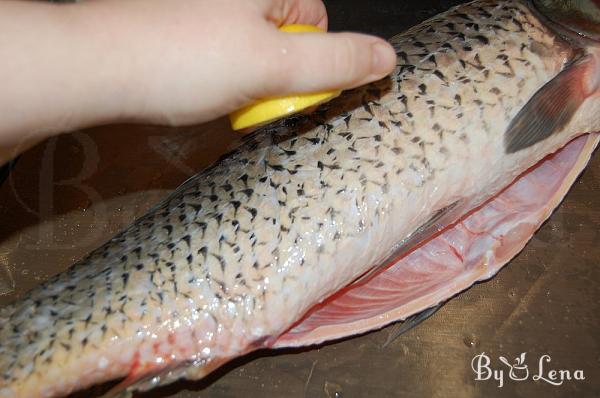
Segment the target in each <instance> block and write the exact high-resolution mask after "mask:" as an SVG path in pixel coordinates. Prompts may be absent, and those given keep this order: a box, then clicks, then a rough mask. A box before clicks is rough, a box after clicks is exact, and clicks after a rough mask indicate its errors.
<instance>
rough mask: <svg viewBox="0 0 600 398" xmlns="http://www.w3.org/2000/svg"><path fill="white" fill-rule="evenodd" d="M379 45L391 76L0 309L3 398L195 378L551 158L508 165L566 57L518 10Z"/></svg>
mask: <svg viewBox="0 0 600 398" xmlns="http://www.w3.org/2000/svg"><path fill="white" fill-rule="evenodd" d="M391 42H392V44H393V46H394V47H395V49H396V51H397V53H398V65H397V68H396V70H395V72H394V73H393V74H392V75H391V76H390V77H389V78H386V79H383V80H381V81H379V82H376V83H374V84H372V85H369V86H365V87H361V88H358V89H355V90H353V91H352V92H350V93H347V94H346V95H344V96H342V97H341V98H339V99H337V100H335V101H333V102H331V103H329V104H326V105H324V106H322V107H321V108H320V109H319V110H318V111H316V112H315V113H313V114H311V115H304V116H295V117H292V118H289V119H287V120H284V121H281V122H278V123H275V124H273V125H271V126H268V127H266V128H264V129H261V130H260V131H259V132H257V133H255V134H253V135H251V136H250V137H248V138H246V139H245V142H244V144H243V145H242V146H241V147H240V148H238V149H237V150H235V151H234V152H232V153H230V154H229V155H227V156H226V157H225V158H223V159H221V160H220V161H219V162H217V163H216V164H215V165H214V166H212V167H210V168H209V169H207V170H205V171H203V172H201V173H200V174H198V175H197V176H194V177H192V178H191V179H190V180H188V181H187V182H186V183H184V184H183V185H182V186H181V187H180V188H179V189H178V190H177V191H176V192H175V193H173V194H172V195H171V196H170V197H168V198H167V199H165V200H164V201H163V202H162V203H161V204H159V205H158V206H156V207H155V208H154V209H153V210H151V211H150V212H149V213H148V214H146V215H145V216H143V217H142V218H140V219H139V220H137V221H136V222H135V223H134V224H133V225H132V226H131V227H129V228H128V229H127V230H125V231H124V232H122V233H120V234H118V235H117V236H115V237H114V238H113V239H111V240H110V241H109V242H107V243H106V244H105V245H103V246H102V247H100V248H99V249H97V250H95V251H94V252H92V253H91V254H90V255H89V256H87V257H86V258H84V259H83V260H81V261H80V262H78V263H77V264H76V265H74V266H73V267H72V268H70V269H69V270H67V271H66V272H64V273H61V274H59V275H57V276H55V277H52V278H50V280H48V281H47V282H45V283H44V284H42V285H41V286H40V287H39V288H36V289H34V290H33V291H31V292H30V293H29V294H27V295H26V296H25V297H24V298H22V299H21V300H19V301H17V302H15V303H13V304H11V305H9V306H7V307H5V308H3V309H2V310H0V324H1V326H0V374H1V375H2V376H1V378H0V397H13V396H33V395H39V396H45V397H52V396H57V395H61V394H64V393H68V392H70V391H72V390H74V389H77V388H81V387H84V386H88V385H90V384H93V383H98V382H101V381H105V380H110V379H113V378H118V377H123V376H126V375H129V376H130V378H131V379H132V381H133V382H135V381H137V380H138V379H139V378H142V377H143V376H146V375H150V376H155V375H159V374H160V375H161V377H162V379H154V380H152V381H151V383H150V385H153V384H158V383H165V382H169V381H172V380H174V379H176V378H178V377H187V378H199V377H202V376H204V375H205V374H206V373H208V372H209V371H210V370H212V369H213V368H214V367H216V366H218V365H219V364H220V363H222V362H223V361H225V360H227V359H228V358H232V357H235V356H238V355H241V354H244V353H246V352H248V351H251V350H253V349H255V348H257V347H261V346H263V345H265V344H266V343H265V342H268V341H270V340H271V339H273V338H276V337H278V336H279V335H281V334H282V333H283V332H285V331H286V329H288V328H289V327H290V326H291V325H292V324H293V323H294V322H295V321H297V320H298V319H299V318H300V317H301V316H302V315H303V314H304V313H305V312H306V311H307V310H308V309H309V308H311V307H312V306H314V305H315V304H317V303H319V302H321V301H322V300H324V299H325V298H327V297H328V296H330V295H331V294H332V293H334V292H336V291H337V290H339V289H340V288H342V287H344V286H346V285H348V284H349V283H351V282H352V281H353V280H355V279H356V278H358V277H360V276H361V275H362V274H364V273H365V272H367V271H369V270H370V269H371V268H372V267H373V266H375V265H378V264H382V263H383V262H385V260H386V259H387V258H389V257H390V255H392V254H393V253H395V252H397V251H398V250H399V242H405V241H406V240H407V239H409V238H411V237H412V236H414V235H413V234H414V233H415V231H419V228H420V227H421V226H423V225H427V223H428V220H431V217H432V215H435V214H436V211H439V210H440V209H450V208H451V209H452V214H451V215H450V218H448V220H447V221H446V222H447V223H449V222H451V221H454V220H456V219H457V218H459V217H460V216H461V215H463V214H465V213H466V212H467V211H468V210H470V209H473V208H475V207H476V206H478V205H480V204H481V203H482V202H483V201H485V200H486V199H488V198H489V197H491V196H493V195H494V194H495V193H497V192H498V191H500V190H501V189H502V188H504V187H505V186H507V185H508V184H509V183H510V182H511V181H512V180H513V179H514V178H515V177H516V176H517V175H519V174H520V173H521V172H523V171H524V170H525V169H527V168H528V167H530V166H532V165H533V164H535V163H536V162H537V161H539V160H540V159H542V158H543V157H544V156H545V155H546V154H547V153H550V152H553V151H554V150H556V149H558V148H559V147H560V146H562V145H563V144H564V142H565V137H564V136H562V137H561V136H551V137H549V138H547V139H546V140H544V141H543V142H541V143H540V144H538V145H535V146H533V147H531V148H529V149H528V150H527V151H520V152H517V153H514V154H511V155H510V156H507V155H506V154H505V153H504V142H503V134H504V132H505V131H506V129H507V127H508V125H509V123H510V122H511V120H512V119H513V118H514V117H515V116H516V114H517V112H518V110H519V109H520V108H521V107H522V106H523V105H524V104H525V103H526V102H527V101H528V100H529V99H530V98H531V97H532V95H533V94H535V93H536V92H537V91H538V90H539V89H540V88H541V87H542V86H543V85H544V84H545V83H546V82H548V81H549V80H551V79H552V78H553V77H555V76H556V75H557V74H558V73H559V72H560V71H561V70H562V69H563V67H564V66H565V64H566V63H567V62H568V61H569V60H571V59H572V57H573V54H574V53H573V50H571V48H570V47H569V45H567V43H566V42H565V41H563V40H562V39H561V38H559V37H558V36H557V35H556V34H554V33H553V32H551V31H550V30H549V29H548V28H546V27H545V26H544V25H543V24H542V23H541V22H540V21H539V19H538V18H537V17H536V16H534V15H533V14H532V13H531V11H530V10H529V8H528V6H527V3H526V2H525V1H515V0H510V1H509V0H507V1H487V0H484V1H476V2H473V3H470V4H466V5H463V6H459V7H457V8H454V9H452V10H450V11H448V12H447V13H444V14H441V15H439V16H437V17H434V18H433V19H431V20H429V21H426V22H424V23H423V24H421V25H419V26H417V27H415V28H413V29H410V30H409V31H407V32H406V33H403V34H400V35H398V36H396V37H394V38H393V39H392V40H391ZM470 170H478V172H477V173H470V172H467V171H470ZM457 204H458V205H457ZM413 243H415V242H413Z"/></svg>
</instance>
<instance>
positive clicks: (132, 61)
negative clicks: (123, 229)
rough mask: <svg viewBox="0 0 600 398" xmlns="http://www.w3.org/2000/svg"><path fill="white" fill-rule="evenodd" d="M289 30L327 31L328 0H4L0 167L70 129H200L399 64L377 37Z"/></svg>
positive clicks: (351, 83) (352, 83)
mask: <svg viewBox="0 0 600 398" xmlns="http://www.w3.org/2000/svg"><path fill="white" fill-rule="evenodd" d="M291 23H302V24H311V25H318V26H319V27H321V28H323V29H326V28H327V14H326V10H325V7H324V5H323V3H322V2H321V0H87V1H84V2H82V3H78V4H69V5H64V4H63V5H56V4H47V3H40V2H28V1H15V0H3V1H0V59H1V60H2V62H0V76H3V77H4V78H3V83H2V84H3V87H2V90H0V111H1V114H2V118H1V120H0V163H3V162H5V161H6V160H8V159H10V158H11V157H13V156H15V155H16V154H17V153H18V152H19V151H22V150H24V149H26V147H27V146H29V145H31V143H33V142H37V141H39V140H42V139H44V138H47V137H49V136H52V135H55V134H59V133H61V132H65V131H71V130H74V129H78V128H82V127H88V126H93V125H97V124H105V123H114V122H122V121H127V122H131V121H135V122H145V123H156V124H166V125H186V124H195V123H200V122H204V121H208V120H211V119H214V118H217V117H220V116H223V115H225V114H227V113H229V112H231V111H233V110H235V109H238V108H240V107H241V106H243V105H245V104H247V103H249V102H251V101H253V100H256V99H259V98H264V97H268V96H274V95H284V94H289V93H303V92H318V91H321V90H327V89H338V88H352V87H356V86H359V85H362V84H365V83H368V82H371V81H374V80H377V79H380V78H382V77H384V76H385V75H386V74H388V73H390V72H391V70H392V69H393V68H394V66H395V62H396V57H395V54H394V51H393V49H392V48H391V46H390V45H389V44H387V43H386V42H385V41H383V40H381V39H379V38H376V37H372V36H367V35H361V34H353V33H335V34H331V33H327V34H325V33H323V34H320V33H313V34H289V33H282V32H280V31H279V30H278V29H277V27H278V26H280V25H283V24H291Z"/></svg>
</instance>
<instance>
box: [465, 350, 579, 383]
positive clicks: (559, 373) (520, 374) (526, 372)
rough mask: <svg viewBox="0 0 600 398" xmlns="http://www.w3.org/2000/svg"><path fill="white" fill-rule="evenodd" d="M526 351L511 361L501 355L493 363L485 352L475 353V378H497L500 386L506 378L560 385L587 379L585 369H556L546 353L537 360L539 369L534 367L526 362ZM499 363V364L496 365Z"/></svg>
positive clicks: (473, 363)
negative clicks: (496, 361) (530, 366)
mask: <svg viewBox="0 0 600 398" xmlns="http://www.w3.org/2000/svg"><path fill="white" fill-rule="evenodd" d="M526 356H527V353H526V352H523V353H521V355H519V356H518V357H516V358H515V359H514V361H513V362H512V363H511V362H509V361H508V360H507V359H506V358H505V357H503V356H499V357H498V363H496V364H492V360H491V358H490V357H489V356H488V355H487V354H486V353H485V352H482V353H481V354H478V355H475V356H474V357H473V360H472V361H471V369H473V373H475V380H476V381H482V380H495V381H496V382H498V388H502V387H503V386H504V381H505V378H506V377H508V379H510V380H513V381H525V380H530V379H531V380H533V381H540V382H544V383H548V384H551V385H553V386H560V385H562V384H563V383H565V382H569V381H581V380H585V375H584V374H583V370H581V369H576V370H569V369H555V368H553V367H552V366H551V365H550V362H552V358H550V355H548V354H544V355H542V356H540V357H539V358H538V360H537V369H534V368H532V369H531V372H530V369H529V366H528V365H527V364H526V363H525V359H526V358H525V357H526ZM495 365H497V366H495Z"/></svg>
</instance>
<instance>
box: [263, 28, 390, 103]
mask: <svg viewBox="0 0 600 398" xmlns="http://www.w3.org/2000/svg"><path fill="white" fill-rule="evenodd" d="M275 43H276V44H275V45H273V46H270V47H269V50H268V51H273V52H274V53H273V54H269V55H268V57H267V59H276V60H277V62H273V63H271V64H270V66H269V67H267V68H264V71H265V72H264V73H268V75H267V76H263V78H264V80H263V81H267V82H268V83H267V84H266V85H264V86H263V88H264V90H265V92H263V93H261V95H283V94H288V93H307V92H318V91H321V90H330V89H348V88H354V87H357V86H360V85H363V84H366V83H370V82H372V81H375V80H378V79H381V78H383V77H384V76H386V75H387V74H389V73H390V72H391V71H392V70H393V69H394V67H395V65H396V53H395V51H394V49H393V48H392V46H391V45H390V44H389V43H387V42H386V41H384V40H382V39H380V38H378V37H374V36H368V35H363V34H358V33H323V34H321V33H300V34H291V33H280V34H278V36H277V39H276V41H275Z"/></svg>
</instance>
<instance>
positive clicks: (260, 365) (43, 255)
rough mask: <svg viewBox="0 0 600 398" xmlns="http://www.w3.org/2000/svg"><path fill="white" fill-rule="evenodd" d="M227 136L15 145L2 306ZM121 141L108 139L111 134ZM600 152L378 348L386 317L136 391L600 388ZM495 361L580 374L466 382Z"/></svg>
mask: <svg viewBox="0 0 600 398" xmlns="http://www.w3.org/2000/svg"><path fill="white" fill-rule="evenodd" d="M326 3H327V5H328V8H329V11H330V16H331V17H330V18H331V27H332V29H334V30H341V29H349V30H358V31H364V32H369V33H375V34H379V35H381V36H383V37H389V36H392V35H393V34H395V33H399V32H400V31H402V30H404V29H405V28H407V27H409V26H411V25H413V24H415V23H417V22H419V21H420V20H423V19H425V18H427V17H428V16H430V15H433V14H435V13H437V12H440V11H443V10H445V9H447V8H448V7H449V6H450V5H452V4H456V3H459V2H457V1H432V0H423V1H420V2H416V1H385V0H377V1H350V0H329V1H327V2H326ZM236 139H237V136H236V135H235V134H233V133H231V132H230V131H229V130H228V128H227V125H226V123H225V122H224V121H223V120H219V121H216V122H213V123H210V124H208V125H203V126H198V127H193V128H185V129H165V128H154V127H140V126H137V127H133V126H108V127H102V128H96V129H91V130H86V131H83V132H79V133H76V134H73V135H66V136H62V137H59V138H57V139H53V140H50V141H47V142H46V143H44V144H42V145H39V146H37V147H35V148H33V149H32V150H30V151H29V152H27V153H25V154H24V155H23V156H22V158H21V159H20V160H19V162H18V164H17V165H16V168H15V170H14V172H13V173H12V175H11V176H10V178H9V180H7V182H5V183H4V184H3V186H2V187H1V188H0V203H2V205H1V206H0V305H2V304H4V303H7V302H8V301H10V300H12V299H14V297H16V296H18V295H19V294H22V293H23V292H25V291H26V290H28V289H29V288H31V287H32V286H34V285H36V284H39V283H40V282H41V281H43V280H44V279H46V278H47V277H49V276H50V275H52V274H54V273H56V272H59V271H60V270H62V269H64V268H66V267H68V266H69V265H71V264H72V263H73V262H74V261H75V260H76V259H77V258H79V257H80V256H82V255H84V254H86V253H87V252H88V251H90V250H91V249H94V248H95V247H96V246H98V245H99V244H101V243H102V242H103V241H104V240H106V239H108V238H109V237H111V236H112V235H113V234H114V233H116V232H118V231H119V230H120V229H121V228H123V227H124V226H126V225H127V224H128V223H129V222H131V220H132V219H133V218H134V217H135V216H138V215H141V214H142V213H143V212H144V211H145V210H146V209H147V208H149V207H150V206H151V205H152V204H153V203H155V202H156V201H157V200H158V198H160V197H161V196H163V195H165V194H166V193H167V192H168V191H169V190H171V189H173V188H175V187H176V186H177V185H178V184H179V183H181V182H182V181H183V180H185V179H186V178H187V176H189V175H191V174H193V173H194V172H195V171H197V170H199V169H201V168H202V167H205V166H207V165H208V164H210V163H211V162H212V161H214V160H215V159H216V158H217V157H218V156H219V155H220V154H221V153H223V152H224V151H225V150H226V148H229V147H231V145H232V143H233V142H235V140H236ZM116 143H118V145H117V144H116ZM599 194H600V157H598V156H596V157H595V158H594V159H593V160H592V162H591V164H590V166H589V167H588V168H587V170H586V171H585V173H584V174H583V176H582V177H581V178H580V179H579V180H578V182H577V183H576V184H575V186H574V187H573V189H572V190H571V192H570V193H569V194H568V196H567V198H566V200H565V201H564V203H563V204H562V205H561V206H560V207H559V209H558V210H557V211H556V212H555V214H554V215H553V216H552V218H551V219H550V220H549V221H548V222H547V223H546V224H545V225H544V226H543V227H542V228H541V229H540V231H539V232H538V233H537V234H536V235H535V237H534V238H533V239H532V241H531V242H530V243H529V244H528V245H527V247H526V248H525V250H524V251H523V252H522V253H521V254H520V255H518V256H517V257H516V258H515V259H514V260H513V261H511V262H510V263H509V264H508V265H507V266H506V267H505V268H504V269H503V270H502V271H501V272H500V273H499V275H498V276H497V277H495V278H494V279H492V280H491V281H489V282H486V283H481V284H478V285H476V286H474V287H473V288H471V289H470V290H468V291H466V292H464V293H463V294H461V295H459V296H458V297H456V298H455V299H453V300H451V301H450V302H449V303H448V304H446V305H445V306H444V307H443V308H442V309H441V310H440V311H439V312H437V313H436V314H435V315H434V316H433V317H432V318H430V319H429V320H427V321H426V322H424V323H423V324H421V325H420V326H418V327H417V328H416V329H413V330H411V331H409V332H408V333H406V334H404V335H402V336H401V337H399V338H398V339H397V340H395V341H394V342H393V343H392V344H390V345H389V346H388V347H386V348H383V344H384V342H385V341H386V339H387V337H388V335H389V333H390V331H391V328H390V327H388V328H386V329H383V330H381V331H378V332H374V333H369V334H366V335H364V336H360V337H355V338H350V339H346V340H344V341H341V342H336V343H331V344H327V345H324V346H321V347H316V348H314V347H313V348H306V349H301V350H285V351H271V352H265V351H263V352H259V353H254V354H251V355H249V356H247V357H244V358H241V359H238V360H235V361H233V362H232V363H230V364H229V365H227V366H225V367H224V368H222V369H220V370H218V371H217V372H216V373H214V374H213V375H211V376H210V377H209V378H208V379H206V380H204V381H201V382H198V383H191V382H179V383H176V384H174V385H172V386H168V387H166V388H162V389H159V390H156V391H152V392H150V393H147V394H140V396H141V397H145V398H147V397H165V398H166V397H178V398H184V397H198V396H206V397H244V396H258V395H260V396H275V397H279V396H282V397H283V396H286V397H305V396H306V397H342V396H347V397H371V396H378V397H388V396H400V397H419V396H424V397H447V396H457V397H479V396H487V397H504V396H514V397H546V398H551V397H563V396H564V397H572V396H578V397H594V396H598V395H599V393H600V347H599V343H600V339H599V336H600V311H599V310H600V305H599V302H600V267H599V266H598V265H599V261H600V232H599V231H600V201H599V200H598V195H599ZM482 352H485V353H486V354H488V355H489V356H490V357H491V360H492V366H493V367H494V369H504V370H505V373H508V370H507V368H506V367H505V366H504V365H502V364H501V363H500V362H499V359H498V357H499V356H505V357H506V358H507V359H508V361H510V362H511V363H513V362H514V358H515V357H517V356H519V355H520V354H521V353H522V352H526V353H527V354H526V363H527V364H528V365H529V369H530V372H531V374H530V378H531V376H532V375H533V374H536V373H537V372H538V361H539V358H540V357H541V356H542V355H544V354H548V355H550V357H551V362H550V363H545V372H547V371H549V370H550V369H557V370H559V369H565V370H567V369H568V370H571V371H574V370H575V369H582V370H583V372H584V375H585V380H583V381H575V380H571V381H566V382H564V384H563V385H562V386H552V385H550V384H548V383H546V382H544V381H532V380H527V381H521V382H517V381H512V380H508V374H505V378H506V380H505V385H504V386H503V387H502V388H499V387H498V386H497V385H498V384H497V382H494V381H475V380H474V378H475V375H474V373H473V371H472V370H471V360H472V359H473V357H474V356H475V355H476V354H479V353H482Z"/></svg>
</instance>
